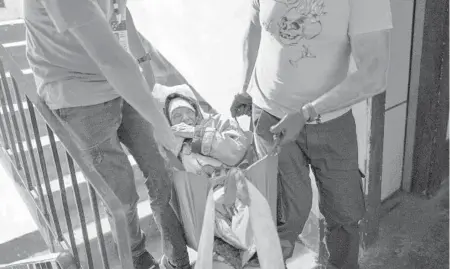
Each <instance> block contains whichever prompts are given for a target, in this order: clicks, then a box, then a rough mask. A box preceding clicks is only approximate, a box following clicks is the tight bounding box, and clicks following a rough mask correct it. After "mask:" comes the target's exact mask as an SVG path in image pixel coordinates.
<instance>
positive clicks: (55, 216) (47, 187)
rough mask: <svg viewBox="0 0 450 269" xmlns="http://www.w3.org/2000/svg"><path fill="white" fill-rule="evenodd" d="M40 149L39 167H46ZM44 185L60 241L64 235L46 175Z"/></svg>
mask: <svg viewBox="0 0 450 269" xmlns="http://www.w3.org/2000/svg"><path fill="white" fill-rule="evenodd" d="M45 126H46V127H47V131H48V130H49V129H50V127H49V126H48V125H47V124H46V125H45ZM49 135H50V134H49ZM36 142H37V141H36ZM39 144H40V139H39ZM41 151H42V160H43V163H41V167H45V169H47V164H46V163H45V156H44V151H43V150H42V148H41ZM44 185H45V190H46V192H47V199H48V201H49V204H50V213H51V215H52V219H53V223H54V224H55V229H56V234H57V236H58V238H57V239H58V242H61V241H63V240H64V236H63V233H62V231H61V224H60V223H59V218H58V214H57V212H56V206H55V201H54V198H53V192H52V188H51V186H50V181H49V179H48V176H47V178H44Z"/></svg>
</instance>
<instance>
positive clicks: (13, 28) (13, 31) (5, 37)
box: [0, 20, 25, 43]
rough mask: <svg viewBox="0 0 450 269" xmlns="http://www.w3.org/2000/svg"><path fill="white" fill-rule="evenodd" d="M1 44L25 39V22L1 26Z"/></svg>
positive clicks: (5, 23) (8, 23)
mask: <svg viewBox="0 0 450 269" xmlns="http://www.w3.org/2000/svg"><path fill="white" fill-rule="evenodd" d="M0 37H1V39H0V42H1V43H12V42H18V41H21V40H23V39H24V37H25V24H24V22H23V20H14V21H5V22H2V23H1V24H0Z"/></svg>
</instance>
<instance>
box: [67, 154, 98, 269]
mask: <svg viewBox="0 0 450 269" xmlns="http://www.w3.org/2000/svg"><path fill="white" fill-rule="evenodd" d="M66 157H67V164H68V166H69V172H70V178H71V179H72V188H73V194H74V196H75V203H76V205H77V210H78V217H79V218H80V226H81V233H82V235H83V241H84V248H85V250H86V256H87V261H88V269H94V260H93V259H92V250H91V244H90V241H89V236H88V231H87V227H86V217H85V215H84V209H83V202H82V201H81V195H80V188H79V187H78V180H77V174H76V172H75V165H74V162H73V159H72V157H71V156H70V154H69V153H68V152H66Z"/></svg>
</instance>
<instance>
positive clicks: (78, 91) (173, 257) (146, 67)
mask: <svg viewBox="0 0 450 269" xmlns="http://www.w3.org/2000/svg"><path fill="white" fill-rule="evenodd" d="M24 19H25V24H26V28H27V31H26V36H27V58H28V61H29V63H30V67H31V69H32V70H33V74H34V78H35V81H36V86H37V91H38V94H39V96H40V97H41V98H42V99H43V100H44V102H45V103H46V104H47V105H48V106H49V108H50V109H52V110H53V111H54V113H55V114H56V115H57V116H58V118H59V119H60V120H61V122H62V123H63V125H64V127H65V128H67V129H68V130H69V132H70V133H71V134H72V138H73V140H74V141H75V142H76V144H77V146H78V148H79V150H80V151H81V153H82V154H83V156H84V157H85V158H86V159H88V161H89V162H90V164H91V168H92V169H93V170H95V171H96V172H98V173H99V174H100V175H102V177H103V179H104V180H105V181H106V183H107V184H108V185H109V186H110V187H111V189H112V190H113V191H114V193H115V194H116V195H117V197H118V198H119V200H120V201H121V203H122V206H123V208H124V210H125V214H126V217H127V224H128V227H127V228H128V231H129V233H128V235H129V236H130V243H131V250H132V256H133V263H134V269H157V268H160V265H158V262H156V261H155V260H154V258H153V257H152V255H151V254H150V253H149V252H148V251H147V250H146V248H145V247H146V244H145V241H146V240H145V234H144V232H143V231H142V230H141V227H140V224H139V216H138V211H137V203H138V201H139V195H138V193H137V191H136V185H135V182H134V180H135V178H134V175H133V169H132V166H131V164H130V162H129V160H128V156H127V154H126V153H125V152H124V150H123V148H122V145H124V146H125V147H126V148H127V149H128V151H129V152H130V153H131V155H132V156H133V157H134V159H135V160H136V163H137V165H138V166H139V168H140V170H141V171H142V173H143V175H144V177H145V178H146V182H145V185H146V186H147V188H148V194H149V197H150V205H151V208H152V213H153V217H154V218H155V222H156V224H157V225H158V228H159V230H160V232H161V242H162V248H163V254H164V256H163V258H162V261H161V267H162V268H167V269H171V268H178V269H187V268H191V266H190V264H189V256H188V252H187V248H186V241H185V238H184V232H183V228H182V226H181V223H180V222H179V220H178V218H177V216H176V215H175V212H174V211H173V209H172V207H171V205H170V203H169V201H170V198H171V184H170V178H169V173H168V170H167V169H166V162H165V160H164V159H163V158H162V156H161V154H160V151H159V146H158V144H157V143H156V141H158V142H159V143H160V144H162V145H163V146H164V147H165V148H166V149H168V150H170V152H176V149H175V145H176V142H175V136H174V135H173V133H172V130H171V129H170V126H169V123H168V122H167V120H166V118H165V116H164V115H163V113H162V112H161V111H160V110H159V108H157V107H156V104H155V102H154V98H153V96H152V93H151V92H152V90H153V87H154V85H155V81H154V76H153V71H152V68H151V64H150V62H149V55H148V54H146V52H145V50H144V47H143V46H142V43H141V41H140V39H139V34H138V32H137V30H136V29H135V26H134V23H133V20H132V18H131V14H130V13H129V11H128V9H127V8H126V0H25V1H24ZM139 67H141V68H142V71H143V74H141V71H140V68H139ZM155 126H157V128H154V127H155ZM108 215H109V214H108Z"/></svg>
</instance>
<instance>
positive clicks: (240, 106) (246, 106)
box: [230, 92, 252, 118]
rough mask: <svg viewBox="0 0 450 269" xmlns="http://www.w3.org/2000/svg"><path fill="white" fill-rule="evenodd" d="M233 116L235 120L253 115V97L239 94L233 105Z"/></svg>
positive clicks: (235, 97) (231, 109)
mask: <svg viewBox="0 0 450 269" xmlns="http://www.w3.org/2000/svg"><path fill="white" fill-rule="evenodd" d="M230 111H231V116H232V117H233V118H236V117H240V116H242V115H247V116H251V115H252V97H251V96H250V95H249V94H248V93H244V92H242V93H238V94H236V95H235V96H234V100H233V102H232V103H231V108H230Z"/></svg>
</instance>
